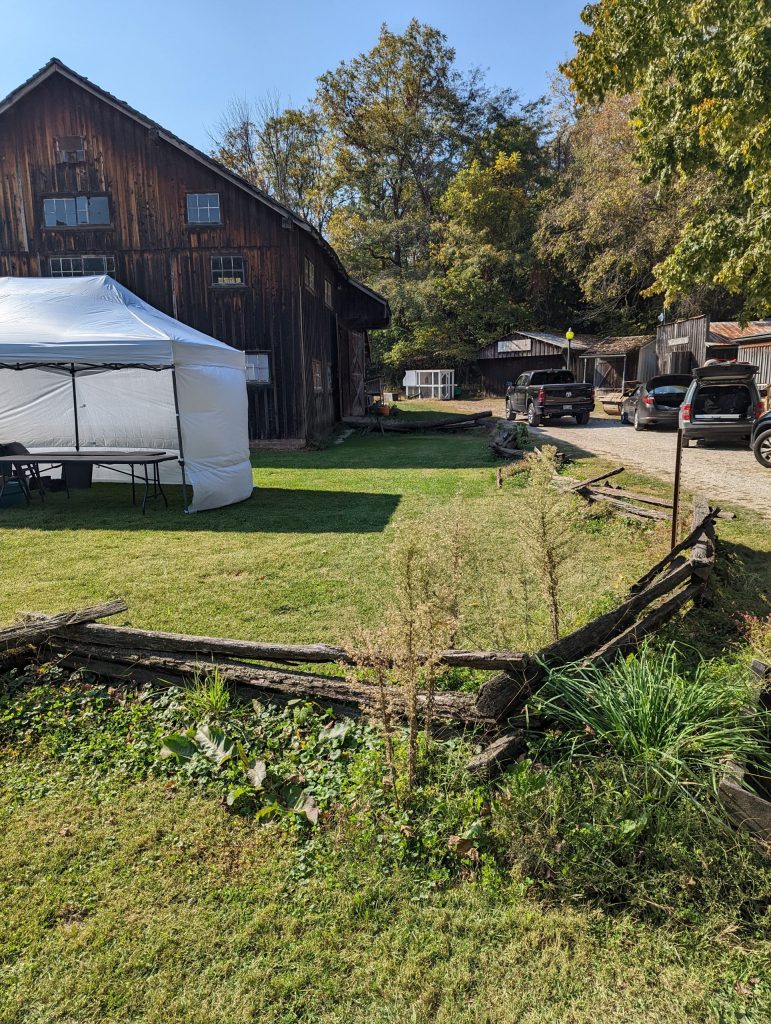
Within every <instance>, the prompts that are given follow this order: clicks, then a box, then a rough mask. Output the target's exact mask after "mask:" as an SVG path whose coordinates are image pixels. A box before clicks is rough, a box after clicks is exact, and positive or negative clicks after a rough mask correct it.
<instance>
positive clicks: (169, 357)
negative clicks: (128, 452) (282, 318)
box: [0, 276, 252, 512]
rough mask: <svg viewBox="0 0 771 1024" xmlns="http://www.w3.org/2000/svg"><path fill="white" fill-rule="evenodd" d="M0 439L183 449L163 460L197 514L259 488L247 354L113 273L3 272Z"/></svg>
mask: <svg viewBox="0 0 771 1024" xmlns="http://www.w3.org/2000/svg"><path fill="white" fill-rule="evenodd" d="M18 371H23V372H18ZM0 441H3V442H7V441H19V442H21V443H22V444H24V445H26V446H27V447H28V448H29V449H30V450H34V449H35V448H38V449H45V450H48V449H49V448H62V449H67V448H68V449H70V450H71V449H72V448H73V447H75V448H76V449H78V450H87V449H98V448H100V447H107V446H112V447H121V448H132V449H157V448H163V449H166V450H168V451H171V452H174V453H176V454H177V455H178V457H179V462H178V463H174V462H171V463H167V464H166V465H168V466H171V467H173V470H174V477H169V479H170V480H171V481H172V482H179V483H182V484H183V485H184V486H185V505H186V508H187V509H188V510H189V511H191V512H195V511H199V510H202V509H210V508H219V507H220V506H222V505H229V504H232V503H233V502H236V501H242V500H244V499H245V498H248V497H249V495H250V494H251V492H252V470H251V465H250V462H249V433H248V420H247V399H246V368H245V359H244V354H243V352H239V351H237V350H236V349H233V348H230V346H228V345H224V344H223V343H222V342H220V341H217V340H215V339H214V338H210V337H208V336H207V335H205V334H201V333H200V332H199V331H195V330H193V329H192V328H191V327H187V326H186V325H185V324H182V323H180V322H179V321H178V320H174V319H173V318H172V317H170V316H166V314H165V313H161V312H160V311H159V310H157V309H154V308H153V307H152V306H149V305H148V304H147V303H146V302H143V301H142V300H141V299H140V298H138V297H137V296H136V295H134V294H133V293H132V292H130V291H129V290H128V289H127V288H124V287H123V286H122V285H120V284H118V283H117V282H116V281H113V280H112V278H110V277H106V276H101V277H82V278H63V279H53V278H17V277H4V278H0ZM188 486H192V490H193V498H192V501H191V502H189V503H188V501H187V488H188Z"/></svg>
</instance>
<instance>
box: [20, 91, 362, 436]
mask: <svg viewBox="0 0 771 1024" xmlns="http://www.w3.org/2000/svg"><path fill="white" fill-rule="evenodd" d="M67 135H69V136H79V137H83V138H84V139H85V146H86V159H85V161H84V162H83V163H80V164H57V162H56V154H55V139H56V138H57V137H61V136H67ZM77 192H81V193H86V192H88V193H102V194H106V195H107V196H108V198H109V202H110V210H111V219H112V223H111V225H110V226H109V227H99V228H97V227H77V228H70V229H46V228H45V226H44V221H43V199H44V198H45V197H46V196H51V195H55V194H60V195H68V194H75V193H77ZM188 192H217V193H219V196H220V208H221V213H222V225H221V226H208V225H207V226H200V225H195V226H194V225H188V224H187V222H186V221H187V213H186V193H188ZM68 254H87V255H108V256H114V257H115V265H116V270H115V277H116V279H117V280H118V281H120V282H121V283H122V284H124V285H126V287H128V288H129V289H131V291H133V292H135V293H136V294H137V295H139V296H140V297H141V298H143V299H145V300H146V301H147V302H149V303H151V304H152V305H153V306H156V307H157V308H158V309H161V310H163V311H164V312H165V313H168V314H169V315H171V316H174V317H176V318H178V319H179V320H182V321H183V322H184V323H187V324H189V325H190V326H191V327H194V328H196V329H197V330H200V331H203V332H204V333H206V334H211V335H213V336H214V337H216V338H218V339H219V340H220V341H224V342H226V343H228V344H230V345H233V346H234V347H236V348H239V349H243V350H259V351H267V352H269V353H270V356H269V358H270V370H271V381H270V383H269V384H250V385H249V389H248V390H249V419H250V436H251V437H252V438H253V439H261V438H305V437H307V436H310V435H311V434H313V433H318V432H321V431H323V430H324V429H328V428H329V427H330V426H331V425H332V424H333V423H334V422H335V420H336V419H338V418H339V414H340V385H339V375H338V371H339V365H338V347H339V342H338V324H337V316H338V314H340V315H342V314H344V313H346V312H347V311H346V310H345V309H342V308H338V309H336V310H335V311H332V310H330V309H328V308H327V306H326V305H325V303H324V280H325V278H326V279H328V280H330V281H331V282H332V285H333V296H334V301H333V304H336V305H337V306H338V307H339V306H341V304H342V299H343V298H344V297H347V295H348V293H349V290H350V289H349V286H348V284H347V282H345V281H344V279H343V276H342V274H341V273H340V270H339V268H338V266H337V265H336V264H335V263H334V261H333V259H332V258H331V257H330V256H329V254H328V253H327V251H326V250H325V249H324V248H323V247H322V246H321V245H320V244H319V243H318V242H317V241H316V240H315V239H314V237H313V236H312V235H311V234H310V233H309V232H307V231H305V230H303V229H302V228H301V227H298V226H297V225H296V224H293V222H292V221H291V220H290V219H289V218H288V217H287V216H285V215H284V214H283V212H282V211H281V210H277V209H274V208H273V207H272V206H270V205H268V204H266V203H264V202H262V201H261V200H260V199H259V198H257V197H255V196H254V195H251V194H249V193H248V192H247V191H245V190H244V189H243V188H241V187H240V186H239V185H237V184H236V183H235V182H233V181H231V180H229V179H228V178H227V177H225V176H223V175H221V174H219V173H218V172H217V171H216V170H215V169H214V168H211V167H208V166H207V165H206V164H204V163H201V162H199V161H198V160H197V159H196V158H195V157H194V156H192V155H190V154H188V153H186V152H183V151H181V150H179V149H178V148H177V147H176V146H175V145H173V144H172V143H170V142H168V141H166V140H165V139H163V138H161V137H159V134H158V131H157V130H155V129H153V128H148V127H147V126H146V125H144V124H142V123H140V122H138V121H137V120H135V119H134V118H133V117H132V116H131V115H130V114H128V113H127V112H125V111H123V110H121V109H116V108H115V107H113V106H112V105H110V103H109V102H106V101H105V100H103V99H101V98H100V97H99V96H95V95H93V94H92V93H90V92H89V91H88V90H87V89H85V88H82V87H81V86H79V85H78V84H77V83H75V82H72V81H71V80H70V79H68V78H66V77H65V76H63V75H60V74H58V73H57V74H53V75H51V76H50V77H49V78H47V79H45V80H44V81H42V82H41V84H39V85H38V86H37V87H36V88H34V89H33V90H32V91H31V92H29V93H28V94H27V95H25V96H23V97H21V98H20V99H19V100H18V101H17V102H16V103H15V104H14V105H12V106H11V107H10V108H9V109H8V110H6V111H5V113H3V114H2V115H0V275H13V276H46V275H48V274H49V262H48V261H49V259H50V257H51V256H56V255H68ZM215 255H235V256H242V257H243V258H244V265H245V271H246V283H245V285H242V286H222V285H213V284H212V283H211V262H210V261H211V257H212V256H215ZM305 255H308V256H309V258H311V259H312V260H313V263H314V266H315V281H316V288H315V292H314V293H312V292H310V291H308V289H307V288H305V287H304V286H303V257H304V256H305ZM367 301H368V300H367V298H366V296H365V297H364V299H363V300H362V303H363V307H364V309H365V311H366V305H367ZM313 359H319V360H321V361H322V363H323V364H324V366H323V371H322V373H323V385H324V389H323V391H322V393H317V392H314V390H313V380H312V360H313ZM327 364H329V365H330V367H331V377H332V382H333V387H332V388H331V389H330V388H328V386H327V385H328V379H329V378H328V373H327V369H326V366H327Z"/></svg>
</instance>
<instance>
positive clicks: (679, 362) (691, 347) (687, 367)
mask: <svg viewBox="0 0 771 1024" xmlns="http://www.w3.org/2000/svg"><path fill="white" fill-rule="evenodd" d="M708 330H709V318H708V317H706V316H698V317H693V318H691V319H689V320H674V321H673V322H672V323H669V324H660V325H659V326H658V328H657V329H656V362H657V364H658V365H657V372H658V373H690V372H691V370H692V369H693V367H694V366H702V365H703V364H704V362H705V361H706V358H707V332H708ZM673 338H686V339H687V341H686V342H684V343H683V344H682V345H678V346H676V347H673V346H671V345H670V344H669V342H670V341H671V340H672V339H673Z"/></svg>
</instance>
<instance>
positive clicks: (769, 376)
mask: <svg viewBox="0 0 771 1024" xmlns="http://www.w3.org/2000/svg"><path fill="white" fill-rule="evenodd" d="M738 357H739V360H740V361H741V362H743V363H752V364H753V365H754V366H757V368H758V372H757V374H756V376H755V379H756V380H757V382H758V384H771V342H769V341H766V342H763V343H762V344H760V343H759V344H756V345H739V351H738Z"/></svg>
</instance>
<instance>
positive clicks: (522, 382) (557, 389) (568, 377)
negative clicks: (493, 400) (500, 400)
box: [506, 370, 594, 427]
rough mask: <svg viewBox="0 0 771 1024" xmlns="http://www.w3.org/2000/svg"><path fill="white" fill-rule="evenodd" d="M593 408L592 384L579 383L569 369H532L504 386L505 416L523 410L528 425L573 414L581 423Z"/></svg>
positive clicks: (586, 421)
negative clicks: (512, 382) (514, 381)
mask: <svg viewBox="0 0 771 1024" xmlns="http://www.w3.org/2000/svg"><path fill="white" fill-rule="evenodd" d="M593 408H594V387H593V386H592V385H591V384H578V383H577V382H576V379H575V377H574V376H573V374H572V373H571V372H570V370H531V371H530V372H529V373H523V374H521V375H520V376H519V377H517V381H516V383H515V384H509V386H508V387H507V388H506V419H507V420H514V419H516V418H517V415H518V413H524V415H525V416H527V422H528V423H529V424H530V426H531V427H537V426H538V424H539V423H540V422H541V420H551V419H559V417H560V416H575V418H576V423H578V424H579V425H580V426H583V425H584V424H585V423H588V422H589V414H590V413H591V411H592V409H593Z"/></svg>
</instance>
